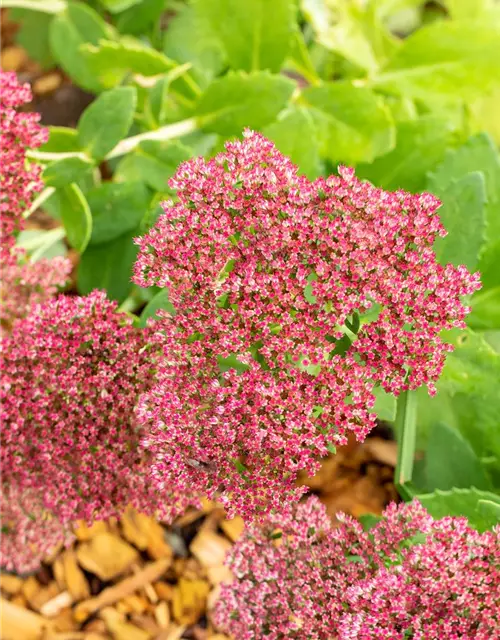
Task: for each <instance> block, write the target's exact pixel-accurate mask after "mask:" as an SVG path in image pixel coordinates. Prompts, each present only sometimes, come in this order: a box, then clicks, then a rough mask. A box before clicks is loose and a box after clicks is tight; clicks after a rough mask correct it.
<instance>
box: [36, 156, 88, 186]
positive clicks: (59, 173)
mask: <svg viewBox="0 0 500 640" xmlns="http://www.w3.org/2000/svg"><path fill="white" fill-rule="evenodd" d="M93 167H94V163H93V162H92V160H90V159H89V160H86V159H84V158H79V157H77V158H63V159H62V160H57V161H56V162H52V163H51V164H49V165H48V166H47V167H45V169H44V170H43V174H42V178H43V181H44V183H45V184H46V185H47V186H48V187H63V186H65V185H67V184H71V183H72V182H76V181H77V180H79V179H80V178H81V177H82V176H83V175H85V174H86V173H87V172H88V171H91V170H92V169H93Z"/></svg>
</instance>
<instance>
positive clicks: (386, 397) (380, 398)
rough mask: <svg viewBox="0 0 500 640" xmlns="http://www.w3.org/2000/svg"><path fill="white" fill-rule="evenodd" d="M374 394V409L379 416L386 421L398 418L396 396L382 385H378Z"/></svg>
mask: <svg viewBox="0 0 500 640" xmlns="http://www.w3.org/2000/svg"><path fill="white" fill-rule="evenodd" d="M373 394H374V396H375V405H374V406H373V411H374V412H375V413H376V414H377V418H378V419H379V420H385V421H386V422H394V420H395V419H396V398H395V397H394V396H393V395H392V393H387V392H386V391H384V390H383V389H382V387H376V388H375V389H374V390H373Z"/></svg>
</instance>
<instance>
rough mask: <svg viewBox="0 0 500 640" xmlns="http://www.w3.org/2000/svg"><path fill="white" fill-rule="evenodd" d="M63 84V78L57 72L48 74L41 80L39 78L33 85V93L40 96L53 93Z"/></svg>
mask: <svg viewBox="0 0 500 640" xmlns="http://www.w3.org/2000/svg"><path fill="white" fill-rule="evenodd" d="M61 84H62V76H61V74H60V73H58V72H57V71H52V72H50V73H46V74H45V75H43V76H42V77H41V78H37V79H36V80H35V82H34V83H33V92H34V93H36V94H37V95H38V96H42V95H45V94H47V93H52V92H53V91H55V90H56V89H58V88H59V87H60V86H61Z"/></svg>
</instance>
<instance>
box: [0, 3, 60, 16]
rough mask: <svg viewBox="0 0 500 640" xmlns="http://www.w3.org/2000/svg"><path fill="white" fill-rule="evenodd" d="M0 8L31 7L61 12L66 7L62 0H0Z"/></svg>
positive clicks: (47, 11)
mask: <svg viewBox="0 0 500 640" xmlns="http://www.w3.org/2000/svg"><path fill="white" fill-rule="evenodd" d="M0 7H1V8H2V9H31V11H41V12H42V13H51V14H56V13H61V11H64V10H65V9H66V2H65V1H64V0H2V1H1V2H0Z"/></svg>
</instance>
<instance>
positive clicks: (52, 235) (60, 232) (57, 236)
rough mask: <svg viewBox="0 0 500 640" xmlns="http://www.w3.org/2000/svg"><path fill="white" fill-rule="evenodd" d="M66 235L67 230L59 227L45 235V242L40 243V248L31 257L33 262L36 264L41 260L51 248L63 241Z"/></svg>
mask: <svg viewBox="0 0 500 640" xmlns="http://www.w3.org/2000/svg"><path fill="white" fill-rule="evenodd" d="M65 235H66V229H65V228H64V227H57V228H56V229H51V230H50V231H47V233H45V234H44V237H43V241H42V242H41V243H40V245H39V246H38V248H37V249H36V250H35V251H33V253H32V254H31V256H30V259H31V262H36V261H37V260H39V259H40V258H42V257H43V254H44V253H45V252H46V251H47V249H48V248H49V247H51V246H52V245H53V244H55V243H56V242H59V240H62V239H63V238H64V237H65Z"/></svg>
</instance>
